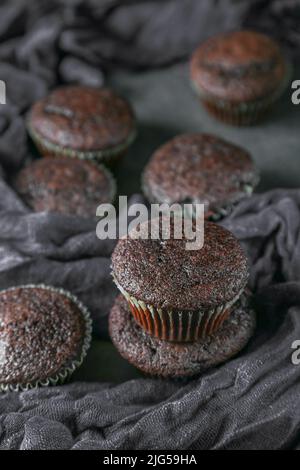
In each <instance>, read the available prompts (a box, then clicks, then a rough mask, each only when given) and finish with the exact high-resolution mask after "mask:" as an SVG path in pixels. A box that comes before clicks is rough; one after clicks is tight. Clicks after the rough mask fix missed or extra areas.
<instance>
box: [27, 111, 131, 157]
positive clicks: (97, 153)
mask: <svg viewBox="0 0 300 470" xmlns="http://www.w3.org/2000/svg"><path fill="white" fill-rule="evenodd" d="M26 125H27V130H28V133H29V135H30V137H31V138H32V140H33V141H34V143H35V144H36V146H37V148H38V150H39V151H40V152H41V154H42V155H44V156H46V157H47V156H51V157H75V158H80V159H82V160H94V161H97V162H103V163H108V162H111V161H114V160H116V159H118V158H120V157H121V155H122V154H123V153H125V151H126V150H127V148H128V147H129V146H130V145H131V144H132V142H133V141H134V140H135V138H136V134H137V131H136V129H134V130H133V131H132V132H131V134H130V135H129V137H128V139H127V140H126V142H124V143H122V144H119V145H116V146H115V147H112V148H108V149H103V150H91V151H88V150H76V149H72V148H70V147H62V146H60V145H58V144H54V143H53V142H50V141H49V140H47V139H44V138H43V137H42V136H41V135H40V134H39V133H38V132H36V131H35V130H34V129H33V128H32V126H31V125H30V124H29V122H28V119H27V124H26Z"/></svg>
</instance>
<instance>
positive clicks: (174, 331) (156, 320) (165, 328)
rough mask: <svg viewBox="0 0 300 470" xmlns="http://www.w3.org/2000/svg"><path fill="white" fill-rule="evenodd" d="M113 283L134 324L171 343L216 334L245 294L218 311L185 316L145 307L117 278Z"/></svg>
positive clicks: (181, 312) (200, 311)
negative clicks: (124, 302)
mask: <svg viewBox="0 0 300 470" xmlns="http://www.w3.org/2000/svg"><path fill="white" fill-rule="evenodd" d="M113 277H114V276H113ZM114 282H115V284H116V286H117V287H118V289H119V290H120V292H121V293H122V294H123V295H124V297H125V298H126V300H127V302H128V305H129V308H130V310H131V312H132V315H133V317H134V319H135V321H136V322H137V323H138V324H139V325H140V326H141V327H142V328H143V329H144V330H145V331H146V332H147V333H148V334H149V335H151V336H155V337H156V338H159V339H161V340H165V341H172V342H191V341H197V340H198V339H200V338H206V337H207V336H209V335H211V334H212V333H214V332H215V331H216V330H217V329H218V328H220V326H221V325H222V324H223V322H224V321H225V320H226V318H228V316H229V314H230V311H231V307H232V306H233V304H234V303H235V302H236V301H237V300H238V299H239V297H240V295H241V294H242V292H243V290H244V289H241V290H240V292H239V293H238V294H237V295H236V296H235V297H234V298H233V299H232V300H231V301H230V302H226V303H225V304H223V305H219V306H218V307H214V308H210V309H205V310H191V311H186V312H184V311H176V310H171V309H170V310H166V309H162V308H157V307H154V306H153V305H149V304H146V303H145V302H143V301H142V300H138V299H136V298H135V297H133V296H132V295H130V294H129V293H128V292H127V291H126V290H125V289H123V287H121V286H120V284H119V283H118V281H117V280H116V278H115V277H114Z"/></svg>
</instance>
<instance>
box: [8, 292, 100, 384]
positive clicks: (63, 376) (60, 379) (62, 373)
mask: <svg viewBox="0 0 300 470" xmlns="http://www.w3.org/2000/svg"><path fill="white" fill-rule="evenodd" d="M16 288H26V289H35V288H40V289H46V290H50V291H52V292H57V293H58V294H62V295H64V296H65V297H67V298H68V299H70V300H71V301H72V302H74V304H76V305H77V307H78V308H79V310H80V311H81V313H82V316H83V319H84V322H85V338H84V340H83V343H82V347H81V352H80V353H79V355H78V359H74V360H72V361H71V362H70V363H69V364H68V365H66V366H63V367H61V369H59V370H58V372H56V374H54V375H52V376H50V377H48V378H47V379H45V380H35V381H33V382H28V383H17V384H2V383H1V382H0V392H8V391H11V392H18V391H26V390H30V389H33V388H37V387H47V386H49V385H61V384H63V383H64V382H65V381H66V380H67V379H68V378H69V377H70V376H71V375H72V374H73V372H74V371H75V370H76V369H77V368H78V367H79V366H80V365H81V364H82V362H83V360H84V358H85V357H86V355H87V351H88V349H89V347H90V344H91V340H92V320H91V316H90V313H89V311H88V309H87V308H86V307H85V306H84V305H83V304H82V303H81V302H80V301H79V300H78V299H77V297H75V296H74V295H73V294H71V293H70V292H68V291H66V290H64V289H61V288H57V287H52V286H47V285H45V284H28V285H19V286H14V287H10V288H9V289H4V290H2V291H0V293H5V292H9V291H11V290H14V289H16Z"/></svg>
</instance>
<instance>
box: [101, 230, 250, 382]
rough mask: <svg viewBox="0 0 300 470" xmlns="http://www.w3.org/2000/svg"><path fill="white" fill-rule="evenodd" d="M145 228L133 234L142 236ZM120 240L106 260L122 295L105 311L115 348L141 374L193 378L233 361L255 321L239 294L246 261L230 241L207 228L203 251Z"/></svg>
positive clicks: (182, 242)
mask: <svg viewBox="0 0 300 470" xmlns="http://www.w3.org/2000/svg"><path fill="white" fill-rule="evenodd" d="M148 227H149V225H148V222H146V223H145V224H142V225H141V226H140V227H139V232H140V233H141V231H145V230H147V229H148ZM174 233H175V232H174V221H173V222H172V223H171V232H170V239H164V238H163V237H162V231H160V237H159V238H158V239H156V240H152V239H143V238H140V239H132V238H131V236H130V235H129V236H128V237H127V238H123V239H121V240H119V242H118V244H117V246H116V248H115V250H114V253H113V255H112V269H113V278H114V281H115V283H116V285H117V287H118V288H119V290H120V291H121V294H122V295H121V296H119V297H118V298H117V300H116V303H115V305H114V307H113V309H112V310H111V313H110V319H109V327H110V335H111V338H112V341H113V342H114V344H115V346H116V347H117V349H118V350H119V352H120V353H121V355H123V356H124V357H125V358H126V359H128V361H130V362H131V363H132V364H134V365H135V366H136V367H138V368H139V369H141V370H142V371H143V372H145V373H150V374H153V375H159V376H163V377H183V376H192V375H195V374H198V373H200V372H202V371H203V370H204V369H206V368H207V367H209V366H212V365H217V364H219V363H220V362H222V361H224V360H225V359H227V358H229V357H231V356H232V355H234V354H236V353H237V352H238V351H239V350H240V349H241V348H242V347H243V346H244V345H245V344H246V342H247V341H248V339H249V337H250V336H251V334H252V332H253V328H254V324H255V316H254V313H253V311H252V310H251V308H250V307H249V305H248V299H247V296H246V295H245V294H244V293H243V292H244V289H245V286H246V283H247V279H248V266H247V260H246V257H245V255H244V253H243V250H242V248H241V247H240V245H239V243H238V241H237V240H236V239H235V237H234V236H233V235H232V234H231V233H230V232H229V231H227V230H225V229H224V228H222V227H221V226H219V225H217V224H215V223H213V222H205V225H204V237H205V238H204V245H203V247H202V248H201V249H197V250H188V249H186V242H187V240H186V239H185V238H184V237H183V238H182V239H176V238H175V236H174Z"/></svg>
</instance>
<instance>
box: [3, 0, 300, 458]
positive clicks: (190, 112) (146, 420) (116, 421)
mask: <svg viewBox="0 0 300 470" xmlns="http://www.w3.org/2000/svg"><path fill="white" fill-rule="evenodd" d="M299 25H300V4H299V1H295V0H293V1H290V0H287V1H284V0H282V1H281V0H275V1H249V0H247V1H246V0H240V1H238V0H236V1H234V0H231V1H230V0H222V1H212V0H204V1H202V0H168V1H167V0H166V1H163V0H160V1H158V0H156V1H155V0H152V1H146V0H144V1H143V0H141V1H122V2H121V1H117V0H116V1H114V0H103V1H96V0H94V1H93V0H85V1H82V0H64V1H51V2H49V1H47V2H46V1H38V0H33V1H25V0H17V1H16V0H14V1H12V0H7V1H2V2H1V5H0V79H3V80H5V81H6V84H7V95H8V96H7V98H8V103H7V105H5V106H0V164H1V175H2V177H1V178H0V288H1V289H2V288H7V287H10V286H14V285H19V284H24V283H28V282H32V283H40V282H44V283H47V284H53V285H56V286H60V287H64V288H66V289H68V290H70V291H71V292H73V293H74V294H76V295H78V297H79V298H80V299H81V300H82V301H83V302H84V303H86V304H87V306H88V307H89V309H90V311H91V313H92V316H93V319H94V336H95V339H94V343H93V347H92V349H91V351H90V353H89V356H88V360H87V361H86V362H85V364H84V365H83V366H82V368H81V369H80V370H79V371H78V372H77V374H76V375H75V377H74V379H73V381H72V382H73V383H72V384H71V385H66V386H62V387H55V388H51V389H44V390H42V389H41V390H37V391H31V392H23V393H15V394H4V395H0V448H10V449H12V448H24V449H34V448H83V449H85V448H88V449H91V448H97V449H103V448H104V449H115V448H116V449H117V448H121V449H126V448H129V449H135V448H150V449H152V448H162V449H168V448H174V449H185V448H191V449H198V448H290V447H299V438H298V437H297V436H298V434H299V431H300V416H299V410H300V403H299V397H300V390H299V369H297V367H295V366H292V365H291V362H290V351H291V343H292V341H293V340H295V339H300V322H299V308H300V300H299V299H300V285H299V278H300V235H299V234H300V216H299V214H300V194H299V189H298V188H299V186H300V171H299V170H300V164H299V159H300V141H299V113H300V106H299V107H297V106H295V105H292V103H291V99H290V97H291V91H290V90H288V91H287V92H286V94H285V96H283V97H282V99H281V100H280V102H279V103H278V105H277V106H276V107H275V108H274V110H273V111H272V112H271V113H270V115H269V118H268V119H267V120H266V121H265V122H264V123H263V124H262V125H259V126H254V127H250V128H242V129H238V128H234V127H229V126H225V125H223V124H220V123H218V122H216V121H214V120H213V119H212V118H210V117H209V116H207V114H206V113H205V112H204V110H203V109H202V108H201V107H200V105H199V104H198V102H197V99H196V97H195V96H194V94H193V92H192V90H191V87H190V84H189V76H188V64H187V61H188V58H189V56H190V54H191V52H192V51H193V49H194V48H195V47H196V46H197V45H198V43H199V42H200V41H201V40H203V39H205V38H206V37H208V36H209V35H211V34H214V33H217V32H220V31H226V30H230V29H237V28H241V27H245V26H247V27H248V26H249V27H254V28H256V29H259V30H262V31H266V32H268V33H269V34H271V35H273V36H274V37H276V38H277V39H278V40H279V41H280V42H281V44H282V47H283V48H284V51H285V53H286V54H287V55H288V56H289V57H290V58H291V60H293V62H294V65H295V72H294V77H295V78H298V79H299V78H300V70H299V66H298V63H299V57H300V53H299V51H300V26H299ZM74 82H76V83H83V84H92V85H96V86H101V85H103V84H106V85H112V86H113V87H114V88H116V89H117V90H119V91H120V92H121V93H122V94H123V95H124V96H125V97H127V98H128V99H129V100H130V101H131V102H132V104H133V106H134V109H135V112H136V114H137V118H138V130H139V134H138V138H137V140H136V142H135V143H134V144H133V146H132V148H131V149H130V150H129V152H128V154H127V156H126V157H125V159H124V160H123V161H122V162H121V164H120V166H119V167H118V168H116V170H115V173H116V178H117V182H118V188H119V192H120V193H121V194H132V193H139V192H140V173H141V170H142V168H143V166H144V164H145V162H146V161H147V159H148V158H149V157H150V155H151V153H152V151H153V150H154V149H155V148H156V147H157V146H158V145H160V144H161V143H163V142H165V141H166V140H167V139H168V138H170V137H172V136H173V135H176V134H177V133H181V132H186V131H188V132H189V131H206V132H213V133H216V134H218V135H220V136H222V137H224V138H227V139H229V140H232V141H233V142H235V143H239V144H241V145H242V146H244V147H245V148H246V149H248V150H249V151H250V152H251V154H252V156H253V158H254V159H255V162H256V164H257V166H258V167H259V169H260V170H261V184H260V187H259V188H258V191H259V192H260V194H259V195H257V196H254V197H253V198H251V199H250V200H249V201H247V202H245V203H242V204H241V205H240V206H239V207H238V208H237V210H236V211H235V213H234V214H233V215H232V217H230V218H228V219H227V220H226V221H225V222H224V224H225V225H226V226H227V227H228V228H229V229H230V230H232V231H233V232H234V233H235V235H236V236H237V237H238V238H239V239H240V240H241V241H242V243H243V244H244V247H245V249H246V251H247V254H248V256H249V259H250V263H251V266H252V269H251V283H250V284H251V288H252V289H253V290H254V292H255V294H256V302H257V311H258V312H259V322H258V330H257V332H256V335H255V337H254V338H253V341H252V342H251V343H250V345H249V347H248V348H247V349H246V350H245V351H244V352H243V353H242V354H241V355H240V356H239V357H238V358H236V359H234V360H232V361H229V362H228V363H227V364H225V365H224V366H222V367H220V368H217V369H214V370H212V371H209V372H208V373H207V374H204V375H203V376H202V377H200V378H199V379H195V380H193V381H191V382H190V383H189V384H178V383H173V382H170V381H159V380H155V379H150V378H141V376H140V375H139V373H138V372H137V371H136V370H135V369H133V368H132V367H131V366H129V365H128V364H127V363H126V362H125V361H123V360H122V359H121V358H120V357H119V355H118V354H117V352H116V351H115V350H114V348H113V347H112V346H111V344H110V343H109V342H108V341H107V339H108V338H107V315H108V312H109V309H110V306H111V304H112V302H113V299H114V296H115V294H116V290H115V288H114V286H113V284H112V281H111V278H110V253H111V250H112V249H113V243H110V244H106V245H105V246H104V244H101V242H99V240H97V239H96V237H95V221H94V220H89V219H88V220H87V219H80V218H76V217H72V216H69V217H65V216H61V215H59V214H45V213H38V214H33V213H32V212H31V211H30V210H29V209H28V208H27V207H25V206H24V204H23V203H22V201H21V200H20V199H19V198H18V197H17V195H16V194H15V193H14V191H13V190H12V189H11V187H10V185H9V180H10V178H11V177H12V176H13V175H14V174H15V172H16V171H18V169H19V168H20V167H21V166H22V165H23V164H24V163H26V161H28V160H30V159H32V158H36V157H37V153H36V151H35V149H34V148H33V146H32V144H31V143H30V142H29V140H28V138H27V134H26V130H25V126H24V117H25V115H26V112H27V110H28V109H29V107H30V105H31V104H32V103H33V102H34V101H35V100H37V99H39V98H40V97H41V96H43V95H45V94H46V93H47V92H48V90H50V89H52V88H53V87H55V86H57V85H60V84H66V83H74ZM272 188H283V189H282V190H277V189H276V190H275V191H271V192H268V193H265V190H268V189H272ZM287 188H295V189H294V190H288V189H287ZM134 197H135V198H136V199H138V200H141V196H140V195H135V196H134ZM133 378H138V379H137V380H129V379H133ZM79 381H82V382H79ZM87 381H88V382H89V383H88V382H87ZM117 384H120V385H117Z"/></svg>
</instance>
